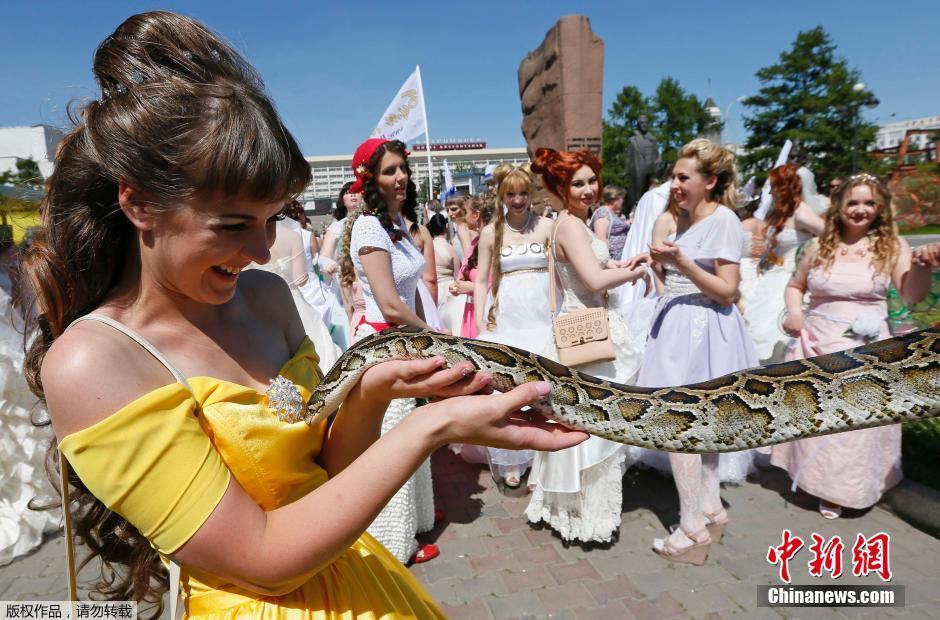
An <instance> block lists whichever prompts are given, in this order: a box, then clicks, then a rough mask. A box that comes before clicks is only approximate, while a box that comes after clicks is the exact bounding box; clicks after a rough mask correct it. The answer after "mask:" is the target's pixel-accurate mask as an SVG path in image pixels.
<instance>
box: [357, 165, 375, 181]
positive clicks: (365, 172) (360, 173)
mask: <svg viewBox="0 0 940 620" xmlns="http://www.w3.org/2000/svg"><path fill="white" fill-rule="evenodd" d="M356 176H357V177H362V178H364V179H370V178H372V173H371V172H369V169H368V168H367V167H366V165H365V164H359V165H358V166H356Z"/></svg>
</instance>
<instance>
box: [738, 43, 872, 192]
mask: <svg viewBox="0 0 940 620" xmlns="http://www.w3.org/2000/svg"><path fill="white" fill-rule="evenodd" d="M756 76H757V79H758V80H759V81H760V83H761V88H760V90H759V91H758V93H757V94H756V95H753V96H751V97H748V98H747V99H745V100H744V101H743V103H744V106H745V107H746V108H747V109H748V111H749V114H748V113H746V114H745V116H744V126H745V128H747V130H748V131H749V132H750V134H749V135H748V138H747V143H746V154H745V155H743V156H742V157H741V160H740V165H741V167H742V169H743V170H744V172H745V175H750V174H755V175H757V177H758V180H760V181H763V179H764V178H766V176H767V173H768V172H769V171H770V168H771V166H773V164H774V162H775V160H776V158H777V154H778V152H779V151H780V147H781V146H782V145H783V143H784V142H785V141H786V140H787V139H790V140H793V142H794V144H796V145H797V151H798V153H797V158H798V159H799V160H800V161H801V163H805V164H806V165H807V166H809V167H810V168H811V169H813V171H814V172H815V173H816V178H817V179H831V178H833V177H836V176H845V175H847V174H851V173H852V172H853V168H857V169H861V170H868V171H872V170H876V169H877V164H876V163H875V162H874V160H873V159H872V158H871V157H869V156H868V154H867V152H866V147H867V146H868V145H869V144H871V143H872V142H873V141H874V139H875V134H876V133H877V130H878V128H877V127H876V126H875V125H873V124H871V123H868V122H866V121H865V120H864V119H863V118H862V116H861V109H862V107H864V106H873V105H876V104H877V99H875V97H874V95H873V94H872V93H871V92H869V91H867V90H856V88H855V85H856V84H857V83H858V82H859V80H860V78H861V74H860V73H859V71H858V70H856V69H853V68H851V67H849V66H848V63H847V62H846V60H845V59H844V58H841V57H839V56H837V55H836V46H835V45H834V44H833V43H832V40H831V39H830V37H829V35H828V34H827V33H826V31H825V30H823V28H822V27H821V26H817V27H816V28H814V29H812V30H808V31H804V32H800V33H799V34H797V36H796V40H795V41H794V42H793V45H792V47H791V48H790V49H789V50H787V51H785V52H783V53H781V54H780V58H779V62H777V63H776V64H773V65H771V66H769V67H764V68H762V69H759V70H758V71H757V74H756Z"/></svg>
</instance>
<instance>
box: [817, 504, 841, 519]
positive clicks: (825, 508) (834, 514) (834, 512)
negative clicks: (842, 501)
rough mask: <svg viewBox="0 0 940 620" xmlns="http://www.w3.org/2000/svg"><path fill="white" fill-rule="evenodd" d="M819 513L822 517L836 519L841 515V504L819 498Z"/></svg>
mask: <svg viewBox="0 0 940 620" xmlns="http://www.w3.org/2000/svg"><path fill="white" fill-rule="evenodd" d="M819 514H821V515H822V516H823V519H829V520H832V519H838V518H839V517H841V516H842V506H839V505H838V504H830V503H829V502H823V501H822V500H819Z"/></svg>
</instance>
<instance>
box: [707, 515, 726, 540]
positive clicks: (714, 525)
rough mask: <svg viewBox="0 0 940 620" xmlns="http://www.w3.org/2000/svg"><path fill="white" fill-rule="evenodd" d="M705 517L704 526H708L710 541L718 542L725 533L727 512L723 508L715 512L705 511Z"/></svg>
mask: <svg viewBox="0 0 940 620" xmlns="http://www.w3.org/2000/svg"><path fill="white" fill-rule="evenodd" d="M719 517H720V518H719ZM705 518H706V519H707V520H708V522H707V523H706V525H705V527H707V528H708V535H709V536H710V537H711V539H712V542H713V543H720V542H721V537H722V536H724V535H725V527H727V525H728V512H727V511H726V510H725V509H724V508H722V509H721V510H719V511H717V512H712V513H708V512H706V513H705Z"/></svg>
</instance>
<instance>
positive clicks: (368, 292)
mask: <svg viewBox="0 0 940 620" xmlns="http://www.w3.org/2000/svg"><path fill="white" fill-rule="evenodd" d="M366 247H372V248H380V249H383V250H385V251H386V252H388V254H389V259H390V260H391V266H392V279H393V282H394V284H395V290H396V291H397V292H398V296H399V298H400V299H401V300H402V302H403V303H405V304H406V305H407V306H408V307H409V308H411V309H412V310H414V309H415V293H416V291H417V288H418V280H420V279H421V274H422V273H423V272H424V256H422V255H421V252H420V251H419V250H418V248H417V247H415V245H414V244H413V243H412V241H411V239H410V237H409V236H407V235H405V236H404V237H403V238H402V239H401V240H399V241H396V242H394V243H393V242H392V239H391V237H389V235H388V232H386V231H385V229H383V228H382V226H381V224H379V220H378V219H377V218H376V217H375V216H372V215H362V216H360V217H359V218H358V219H357V220H356V222H355V223H354V224H353V230H352V239H351V241H350V254H351V255H352V260H353V265H354V266H355V268H356V274H357V275H358V276H359V279H358V281H359V282H360V283H361V286H362V295H363V298H364V300H365V317H366V320H367V321H369V322H370V323H385V322H386V321H385V317H384V315H383V314H382V311H381V310H380V309H379V306H378V304H377V303H376V301H375V296H374V295H373V293H372V286H371V285H370V284H369V279H368V277H366V273H365V270H364V269H363V268H362V261H361V260H360V259H359V250H360V249H362V248H366ZM373 333H375V329H374V328H373V327H372V326H371V325H370V324H369V323H363V324H361V325H358V327H355V333H354V336H353V338H354V340H355V341H359V340H362V339H363V338H365V337H366V336H368V335H369V334H373ZM416 406H417V402H416V401H415V399H413V398H403V399H398V400H393V401H392V402H391V403H390V404H389V406H388V408H387V409H386V410H385V417H384V418H383V419H382V434H383V435H384V434H385V433H387V432H388V431H390V430H391V429H392V428H394V427H395V426H396V425H397V424H398V423H399V422H401V421H402V420H403V419H405V416H407V415H408V414H410V413H411V412H412V411H414V409H415V407H416ZM433 526H434V488H433V486H432V484H431V461H430V460H426V461H425V462H424V463H422V464H421V466H420V467H419V468H418V470H417V471H416V472H415V473H414V474H413V475H412V476H411V478H409V479H408V481H407V482H406V483H405V484H404V485H403V486H402V487H401V488H400V489H399V490H398V491H397V492H396V493H395V495H394V496H393V497H392V499H391V500H389V502H388V504H386V506H385V508H383V509H382V511H381V512H380V513H379V515H378V516H377V517H376V518H375V521H373V522H372V524H371V525H370V526H369V528H368V532H369V533H370V534H372V535H373V536H374V537H375V538H376V540H378V541H379V542H380V543H382V545H383V546H384V547H385V548H386V549H388V550H389V551H390V552H391V553H392V555H394V556H395V557H396V558H398V560H399V561H400V562H402V563H405V562H407V561H408V560H409V559H411V556H413V555H414V553H415V551H417V549H418V543H417V541H416V540H415V534H417V533H418V532H421V531H427V530H429V529H431V528H432V527H433Z"/></svg>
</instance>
